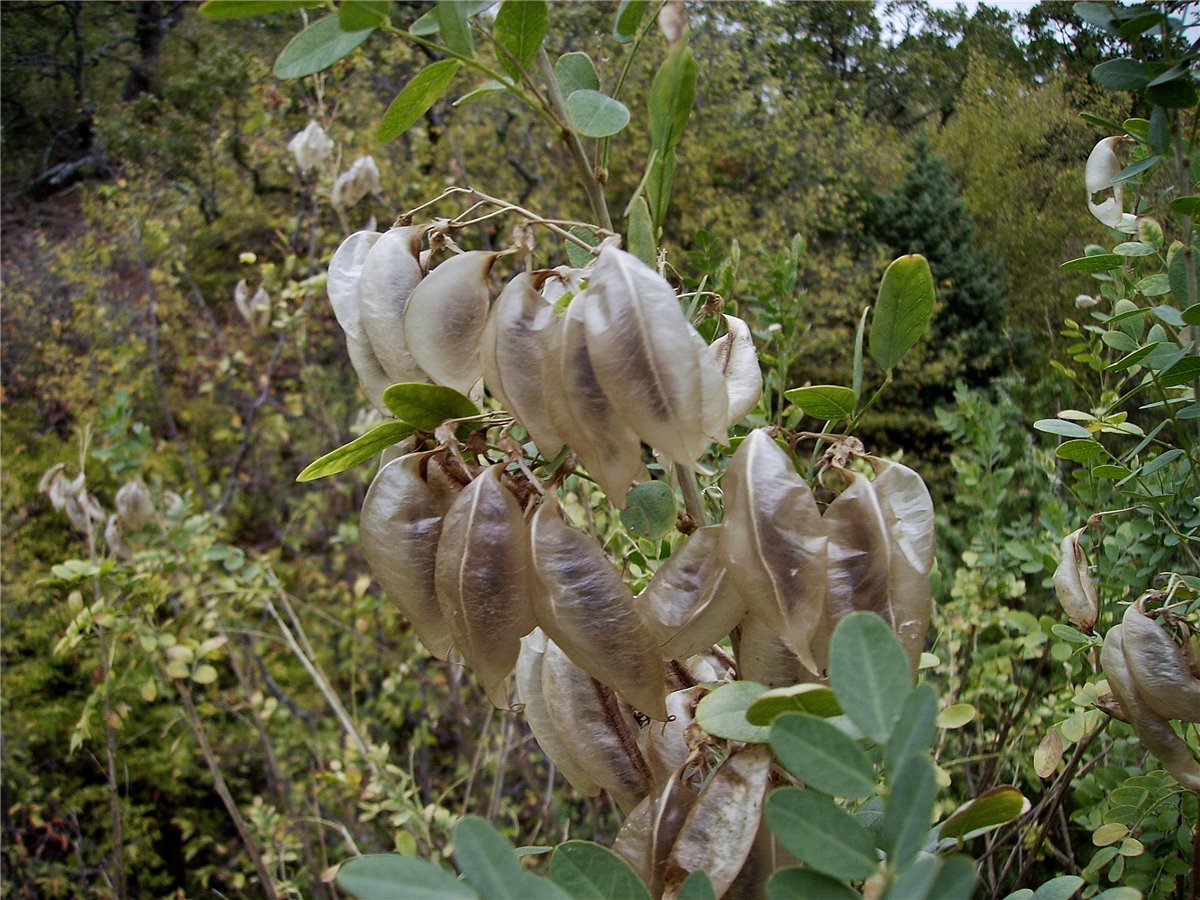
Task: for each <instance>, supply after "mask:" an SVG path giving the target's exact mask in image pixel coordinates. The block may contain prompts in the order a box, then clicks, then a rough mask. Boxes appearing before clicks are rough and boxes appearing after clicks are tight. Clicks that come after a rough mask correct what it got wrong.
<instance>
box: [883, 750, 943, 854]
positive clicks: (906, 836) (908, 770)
mask: <svg viewBox="0 0 1200 900" xmlns="http://www.w3.org/2000/svg"><path fill="white" fill-rule="evenodd" d="M889 783H890V785H891V788H892V791H891V793H890V794H889V795H888V798H887V803H886V805H885V806H884V808H883V828H882V831H881V832H880V846H881V847H882V848H883V849H884V850H885V851H886V852H887V855H888V863H889V864H890V865H892V866H894V867H895V868H896V869H897V870H899V871H903V870H904V869H906V868H908V865H909V864H910V863H911V862H912V861H913V859H914V858H915V857H916V855H917V851H918V850H920V849H921V845H922V844H924V843H925V836H926V835H927V834H928V833H929V826H930V824H931V823H932V822H933V801H934V799H935V798H936V797H937V773H936V771H935V768H934V765H933V760H932V759H930V758H929V757H928V756H927V755H925V754H924V753H918V754H914V755H912V756H909V757H908V759H906V760H905V761H904V762H903V763H901V765H900V768H899V770H898V771H897V772H896V775H895V777H894V778H891V779H889Z"/></svg>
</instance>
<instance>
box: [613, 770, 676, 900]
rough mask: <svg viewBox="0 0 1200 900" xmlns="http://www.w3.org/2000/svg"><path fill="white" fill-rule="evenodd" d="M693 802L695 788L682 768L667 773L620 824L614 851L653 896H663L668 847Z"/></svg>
mask: <svg viewBox="0 0 1200 900" xmlns="http://www.w3.org/2000/svg"><path fill="white" fill-rule="evenodd" d="M695 802H696V791H695V790H694V789H693V788H692V786H691V785H690V784H689V783H688V782H687V781H686V780H685V779H684V777H683V770H682V769H676V770H675V771H674V772H672V773H671V774H670V775H668V776H667V777H666V778H665V779H664V780H663V781H662V783H661V784H660V785H659V787H658V788H657V789H656V790H655V791H654V793H653V794H651V795H650V796H648V797H646V798H645V799H644V800H642V801H641V803H639V804H638V805H637V806H636V807H635V808H634V809H633V811H632V812H631V813H630V814H629V815H628V816H627V817H626V818H625V821H624V822H622V823H621V830H620V831H618V832H617V838H616V840H615V841H613V850H614V851H615V852H617V853H619V854H621V856H623V857H624V858H625V859H626V861H628V863H629V864H630V865H631V866H632V867H633V870H634V871H635V872H637V873H638V875H639V877H641V879H642V881H643V882H645V884H646V886H647V887H649V888H650V895H651V896H652V897H659V896H662V890H663V879H664V877H665V874H666V868H667V860H668V859H669V858H670V855H671V848H672V847H673V846H674V845H675V839H676V838H677V837H678V836H679V830H680V829H681V828H682V827H683V823H684V821H685V820H686V819H687V815H688V813H689V812H691V809H692V806H693V805H694V804H695Z"/></svg>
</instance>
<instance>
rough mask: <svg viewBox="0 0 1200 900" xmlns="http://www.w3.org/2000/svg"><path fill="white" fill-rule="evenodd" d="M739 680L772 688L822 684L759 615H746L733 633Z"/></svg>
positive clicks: (817, 676)
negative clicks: (814, 683)
mask: <svg viewBox="0 0 1200 900" xmlns="http://www.w3.org/2000/svg"><path fill="white" fill-rule="evenodd" d="M734 637H735V640H734V651H735V653H736V656H737V661H738V677H739V678H741V679H742V680H744V681H754V682H757V683H758V684H765V685H766V686H767V687H770V688H777V687H787V686H788V685H792V684H801V683H810V682H816V681H820V680H821V677H820V676H819V675H817V674H816V673H814V672H812V671H810V670H808V669H806V668H805V667H804V664H803V663H801V662H800V659H799V657H797V656H796V654H795V653H793V652H792V651H791V650H790V649H788V647H787V645H786V644H784V642H783V641H782V640H780V638H779V636H778V635H777V634H776V633H775V632H774V631H772V630H771V628H770V627H768V626H767V625H766V624H765V623H764V622H763V621H762V620H761V619H759V618H758V617H757V616H753V615H747V616H746V617H745V618H744V619H742V621H741V624H740V625H739V626H738V629H737V630H736V631H735V632H734Z"/></svg>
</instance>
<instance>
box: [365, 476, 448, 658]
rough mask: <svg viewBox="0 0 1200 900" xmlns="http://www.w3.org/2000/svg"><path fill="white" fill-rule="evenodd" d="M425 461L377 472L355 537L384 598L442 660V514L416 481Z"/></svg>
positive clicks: (444, 630)
mask: <svg viewBox="0 0 1200 900" xmlns="http://www.w3.org/2000/svg"><path fill="white" fill-rule="evenodd" d="M428 456H429V454H427V453H412V454H409V455H408V456H402V457H400V458H399V459H394V460H392V461H391V462H389V463H387V464H386V465H384V466H382V467H381V468H380V469H379V471H378V473H376V475H375V478H374V480H373V481H372V482H371V487H370V488H369V489H368V490H367V496H366V497H365V498H364V499H363V505H362V513H361V515H360V516H359V520H358V531H359V541H360V544H361V546H362V552H363V557H364V558H365V559H366V561H367V565H368V566H370V568H371V574H372V575H373V576H374V578H375V580H376V581H377V582H379V586H380V587H381V588H383V592H384V593H385V594H386V595H387V596H388V599H390V600H391V601H392V602H393V603H395V604H396V606H397V607H399V609H400V611H401V612H402V613H404V615H405V617H406V618H407V619H408V620H409V621H410V622H412V625H413V629H414V630H415V631H416V632H417V637H419V638H420V639H421V643H422V644H424V645H425V649H427V650H428V651H429V652H430V653H431V654H433V655H434V656H436V657H437V658H438V659H445V658H446V656H447V654H448V653H449V652H450V647H451V645H452V644H453V642H454V641H453V638H452V637H451V634H450V626H449V624H448V623H447V621H446V618H445V616H444V615H443V613H442V607H441V604H439V602H438V596H437V588H436V585H435V583H434V561H435V559H436V557H437V546H438V538H439V537H440V536H441V532H442V509H441V507H440V505H439V504H438V502H437V498H436V497H435V496H434V493H433V491H432V490H430V488H429V485H428V484H426V482H425V479H424V478H423V477H422V475H421V466H422V463H423V461H424V460H425V459H426V458H427V457H428Z"/></svg>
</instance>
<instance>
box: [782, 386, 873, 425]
mask: <svg viewBox="0 0 1200 900" xmlns="http://www.w3.org/2000/svg"><path fill="white" fill-rule="evenodd" d="M783 396H784V397H786V398H787V399H788V402H790V403H794V404H795V405H796V406H798V407H800V408H801V409H802V410H804V412H805V414H806V415H810V416H812V417H814V418H817V419H824V420H826V421H836V420H838V419H848V418H850V417H851V416H852V415H854V407H855V404H857V402H858V396H857V395H856V394H855V393H854V391H853V390H851V389H850V388H848V387H840V386H838V385H836V384H813V385H807V386H805V387H798V388H792V389H791V390H788V391H784V392H783Z"/></svg>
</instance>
